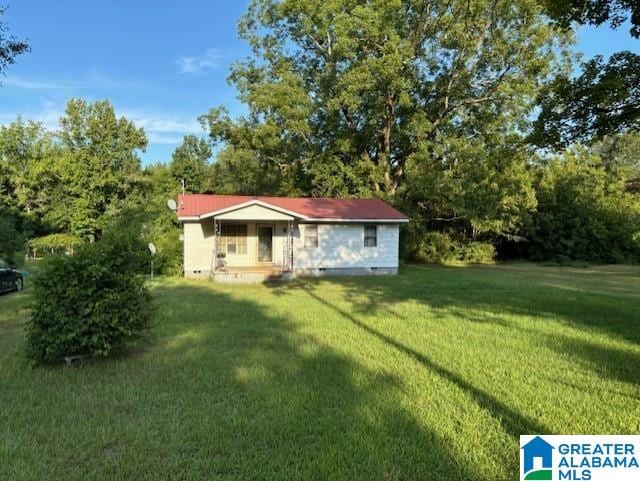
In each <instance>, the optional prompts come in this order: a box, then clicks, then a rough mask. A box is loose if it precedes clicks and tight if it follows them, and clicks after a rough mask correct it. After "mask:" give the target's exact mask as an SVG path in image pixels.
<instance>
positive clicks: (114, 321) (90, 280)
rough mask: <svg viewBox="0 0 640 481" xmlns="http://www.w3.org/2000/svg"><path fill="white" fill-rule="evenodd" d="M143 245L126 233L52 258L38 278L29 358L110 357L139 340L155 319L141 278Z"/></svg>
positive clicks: (117, 233)
mask: <svg viewBox="0 0 640 481" xmlns="http://www.w3.org/2000/svg"><path fill="white" fill-rule="evenodd" d="M144 255H145V251H144V244H141V243H140V241H139V240H138V238H137V237H136V236H135V235H133V234H132V233H130V232H127V231H126V230H125V231H124V232H115V233H112V234H108V235H105V236H104V237H103V238H102V239H101V240H99V241H98V242H96V243H94V244H88V245H85V246H82V247H80V248H79V249H78V251H77V252H76V255H75V256H73V257H64V256H60V257H52V258H50V259H48V260H46V261H43V262H44V263H43V266H42V269H41V270H40V272H39V273H38V275H37V276H36V277H35V279H34V293H35V305H34V307H33V311H32V316H31V319H30V321H29V323H28V327H27V354H28V356H29V357H30V358H31V359H32V360H34V361H37V362H55V361H58V360H60V359H61V358H62V357H64V356H70V355H88V356H107V355H109V354H110V353H112V352H113V351H114V350H115V349H118V348H121V347H123V346H124V345H126V344H127V343H128V342H130V341H132V340H134V339H135V338H137V337H138V336H139V335H140V334H141V333H142V331H143V330H144V329H145V328H146V327H147V326H148V324H149V321H150V317H151V306H150V295H149V293H148V292H147V290H146V288H145V286H144V277H143V276H142V275H141V273H142V272H144V269H145V266H146V262H145V261H146V259H145V257H144Z"/></svg>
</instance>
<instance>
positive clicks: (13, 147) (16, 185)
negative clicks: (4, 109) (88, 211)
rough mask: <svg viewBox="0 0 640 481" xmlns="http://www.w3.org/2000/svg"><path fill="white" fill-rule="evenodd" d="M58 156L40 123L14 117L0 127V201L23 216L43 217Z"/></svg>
mask: <svg viewBox="0 0 640 481" xmlns="http://www.w3.org/2000/svg"><path fill="white" fill-rule="evenodd" d="M59 154H60V151H59V149H58V147H57V146H56V145H55V143H54V138H53V135H52V134H51V133H50V132H47V131H46V130H45V129H44V127H43V126H42V124H40V123H37V122H31V121H27V122H25V121H23V120H22V119H21V118H18V119H17V120H16V121H14V122H12V123H11V124H9V125H7V126H1V127H0V198H3V199H4V201H5V204H6V205H10V206H13V207H15V208H17V209H19V210H21V211H23V212H24V214H25V215H27V216H32V215H35V216H43V215H45V214H46V211H47V209H48V207H49V204H50V201H51V199H50V197H49V195H50V190H51V186H52V184H53V183H55V182H56V179H55V178H54V177H55V174H54V169H53V168H52V166H53V165H54V164H55V161H56V158H57V156H58V155H59Z"/></svg>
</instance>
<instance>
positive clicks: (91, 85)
mask: <svg viewBox="0 0 640 481" xmlns="http://www.w3.org/2000/svg"><path fill="white" fill-rule="evenodd" d="M0 84H2V85H3V86H5V87H13V88H19V89H25V90H58V91H67V92H68V91H72V90H88V89H96V88H98V89H105V90H122V89H134V90H147V91H148V90H150V89H154V87H153V86H152V85H150V84H148V83H146V82H143V81H139V80H135V79H116V78H111V77H108V76H106V75H103V74H101V73H99V72H98V71H97V70H95V69H92V70H90V71H89V72H87V73H86V74H84V75H82V76H80V77H78V78H75V79H66V78H47V79H28V78H23V77H16V76H8V77H6V78H0Z"/></svg>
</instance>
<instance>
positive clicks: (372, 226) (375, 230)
mask: <svg viewBox="0 0 640 481" xmlns="http://www.w3.org/2000/svg"><path fill="white" fill-rule="evenodd" d="M363 227H364V229H363V246H364V247H378V225H377V224H365V225H364V226H363ZM367 229H369V230H370V229H373V235H371V231H369V233H368V234H367ZM371 239H373V244H371V243H370V242H371ZM367 242H369V243H367Z"/></svg>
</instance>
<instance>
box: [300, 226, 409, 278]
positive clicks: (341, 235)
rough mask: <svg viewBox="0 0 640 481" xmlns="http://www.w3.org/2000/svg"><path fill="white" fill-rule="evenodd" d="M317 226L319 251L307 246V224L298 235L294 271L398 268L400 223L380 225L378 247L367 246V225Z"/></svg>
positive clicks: (301, 227)
mask: <svg viewBox="0 0 640 481" xmlns="http://www.w3.org/2000/svg"><path fill="white" fill-rule="evenodd" d="M369 225H370V224H369ZM317 226H318V247H317V248H313V247H304V228H305V224H300V225H299V226H298V228H297V229H296V231H295V232H294V239H293V247H294V253H293V266H294V268H299V269H318V268H325V269H330V268H362V267H398V233H399V229H398V224H377V231H378V243H377V244H378V245H377V246H376V247H364V224H317Z"/></svg>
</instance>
